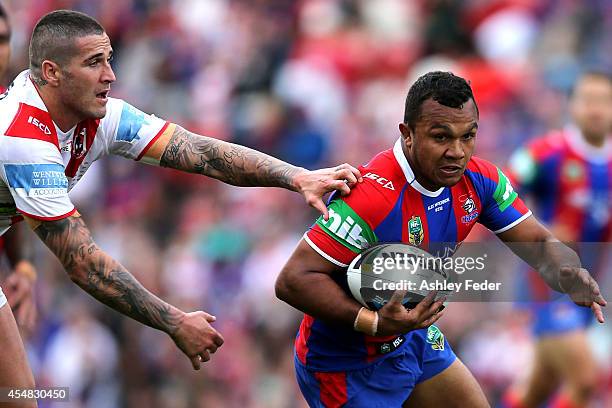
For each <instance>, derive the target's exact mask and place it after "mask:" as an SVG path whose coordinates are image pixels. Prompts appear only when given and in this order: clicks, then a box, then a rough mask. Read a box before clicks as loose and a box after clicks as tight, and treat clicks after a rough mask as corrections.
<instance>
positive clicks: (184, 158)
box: [143, 125, 361, 219]
mask: <svg viewBox="0 0 612 408" xmlns="http://www.w3.org/2000/svg"><path fill="white" fill-rule="evenodd" d="M143 161H144V162H146V163H150V164H159V165H160V166H162V167H170V168H173V169H178V170H182V171H186V172H189V173H198V174H203V175H205V176H209V177H213V178H216V179H217V180H220V181H223V182H224V183H228V184H231V185H235V186H244V187H255V186H257V187H282V188H286V189H288V190H292V191H297V192H299V193H301V194H302V195H304V198H305V199H306V201H307V202H308V204H310V205H311V206H313V207H315V208H316V209H317V210H319V211H320V212H321V213H323V214H324V215H325V217H326V218H325V219H327V209H326V207H325V205H324V203H323V201H322V197H323V195H325V194H326V193H327V192H329V191H333V190H340V191H341V192H342V193H343V194H348V193H349V192H350V187H352V186H353V185H354V184H355V183H357V182H358V181H361V174H360V173H359V170H357V169H356V168H354V167H352V166H350V165H348V164H343V165H340V166H337V167H334V168H328V169H321V170H316V171H309V170H306V169H304V168H301V167H296V166H293V165H291V164H288V163H285V162H284V161H282V160H279V159H276V158H274V157H272V156H269V155H267V154H264V153H261V152H259V151H257V150H253V149H250V148H248V147H244V146H240V145H237V144H234V143H228V142H225V141H223V140H218V139H214V138H211V137H207V136H202V135H198V134H195V133H192V132H189V131H187V130H185V129H183V128H182V127H181V126H178V125H170V126H168V128H167V129H166V131H165V132H164V133H163V134H162V135H161V136H160V137H159V139H158V140H157V141H156V142H155V143H154V144H153V146H151V148H149V150H147V152H146V154H145V155H144V157H143Z"/></svg>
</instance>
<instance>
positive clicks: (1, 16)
mask: <svg viewBox="0 0 612 408" xmlns="http://www.w3.org/2000/svg"><path fill="white" fill-rule="evenodd" d="M0 20H5V21H6V25H7V26H8V29H9V35H10V33H11V25H10V23H9V18H8V14H6V10H5V9H4V6H3V5H2V3H0Z"/></svg>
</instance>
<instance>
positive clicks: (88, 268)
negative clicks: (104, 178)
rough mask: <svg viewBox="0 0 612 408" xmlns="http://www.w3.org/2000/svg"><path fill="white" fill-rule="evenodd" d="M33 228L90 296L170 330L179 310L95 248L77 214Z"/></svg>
mask: <svg viewBox="0 0 612 408" xmlns="http://www.w3.org/2000/svg"><path fill="white" fill-rule="evenodd" d="M35 231H36V233H37V234H38V236H39V237H40V238H41V239H42V240H43V242H45V244H46V245H47V246H48V247H49V248H50V249H51V251H53V252H54V253H55V254H56V255H57V257H58V258H59V260H60V262H61V263H62V264H63V266H64V268H65V269H66V271H67V272H68V274H69V276H70V278H71V279H72V280H73V281H74V282H75V283H76V284H77V285H78V286H79V287H81V288H82V289H83V290H85V291H86V292H87V293H89V294H90V295H91V296H93V297H94V298H96V299H97V300H99V301H100V302H102V303H104V304H106V305H107V306H109V307H111V308H113V309H115V310H116V311H118V312H120V313H122V314H124V315H126V316H129V317H131V318H133V319H135V320H137V321H139V322H141V323H143V324H145V325H147V326H150V327H153V328H156V329H159V330H162V331H164V332H166V333H168V334H172V333H174V331H175V330H176V328H177V325H178V323H179V321H180V319H181V317H182V316H183V312H182V311H180V310H179V309H177V308H175V307H174V306H172V305H170V304H168V303H166V302H164V301H162V300H161V299H159V298H158V297H157V296H155V295H153V294H152V293H151V292H149V291H148V290H147V289H145V288H144V287H143V286H142V285H141V284H140V282H138V281H137V280H136V279H135V278H134V276H132V275H131V274H130V273H129V272H128V271H127V270H126V269H125V268H124V267H123V266H122V265H121V264H120V263H119V262H117V261H115V260H114V259H113V258H111V257H110V256H109V255H108V254H106V253H105V252H104V251H102V250H101V249H100V248H98V246H97V245H96V244H95V243H94V241H93V239H92V238H91V235H90V233H89V230H88V229H87V227H86V225H85V224H84V222H83V221H82V219H81V218H80V217H68V218H65V219H63V220H58V221H53V222H44V223H41V224H40V225H39V226H38V227H37V228H36V230H35Z"/></svg>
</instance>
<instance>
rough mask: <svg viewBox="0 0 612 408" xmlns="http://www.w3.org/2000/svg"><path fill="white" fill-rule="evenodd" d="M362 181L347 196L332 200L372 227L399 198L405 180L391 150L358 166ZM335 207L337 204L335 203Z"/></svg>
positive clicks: (337, 196) (335, 197)
mask: <svg viewBox="0 0 612 408" xmlns="http://www.w3.org/2000/svg"><path fill="white" fill-rule="evenodd" d="M359 171H360V172H361V174H362V176H363V182H361V183H358V184H356V185H355V186H354V187H353V188H352V189H351V193H350V194H349V195H347V196H340V195H339V194H336V195H335V196H334V197H333V198H332V201H331V202H330V203H333V201H341V202H342V204H341V205H342V206H348V207H349V208H350V209H351V210H352V211H354V212H355V213H356V214H357V215H359V217H360V218H362V219H363V220H364V221H366V222H367V223H368V224H370V225H371V226H372V227H375V226H376V225H377V223H378V222H380V220H381V219H383V218H384V215H385V214H387V213H388V212H389V211H390V210H391V209H392V208H393V206H394V205H395V203H396V202H397V200H398V199H399V197H400V195H401V192H402V189H403V188H404V185H405V184H406V178H405V176H404V174H403V172H402V170H401V167H400V165H399V164H398V162H397V160H396V157H395V155H394V153H393V149H388V150H385V151H382V152H380V153H378V154H377V155H376V156H374V157H373V158H372V159H371V160H370V161H369V162H367V163H366V164H364V165H362V166H360V167H359ZM335 205H338V204H335Z"/></svg>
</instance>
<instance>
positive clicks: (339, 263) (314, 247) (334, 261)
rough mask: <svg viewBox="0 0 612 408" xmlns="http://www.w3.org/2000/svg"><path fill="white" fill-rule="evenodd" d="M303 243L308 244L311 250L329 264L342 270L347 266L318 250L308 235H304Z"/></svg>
mask: <svg viewBox="0 0 612 408" xmlns="http://www.w3.org/2000/svg"><path fill="white" fill-rule="evenodd" d="M303 238H304V241H306V242H307V243H308V245H310V247H311V248H312V249H314V250H315V251H316V252H317V253H318V254H319V255H321V256H322V257H323V258H325V259H327V260H328V261H329V262H331V263H333V264H334V265H337V266H340V267H342V268H346V267H347V266H348V264H345V263H342V262H340V261H338V260H336V259H334V258H332V257H331V256H330V255H328V254H326V253H325V252H323V250H322V249H321V248H319V247H318V246H317V245H316V244H315V243H314V242H312V240H311V239H310V238H308V235H306V234H304V237H303Z"/></svg>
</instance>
